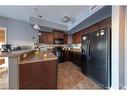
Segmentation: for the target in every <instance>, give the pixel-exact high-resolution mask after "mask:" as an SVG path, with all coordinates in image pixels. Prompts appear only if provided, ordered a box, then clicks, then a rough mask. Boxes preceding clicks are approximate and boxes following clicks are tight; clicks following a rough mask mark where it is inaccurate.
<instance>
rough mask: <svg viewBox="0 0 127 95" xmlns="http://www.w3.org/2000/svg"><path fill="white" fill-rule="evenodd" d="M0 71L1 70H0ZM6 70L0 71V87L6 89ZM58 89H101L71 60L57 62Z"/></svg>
mask: <svg viewBox="0 0 127 95" xmlns="http://www.w3.org/2000/svg"><path fill="white" fill-rule="evenodd" d="M0 71H1V70H0ZM7 80H8V79H7V71H6V70H5V71H4V72H3V71H2V72H1V73H0V89H7V84H8V82H7ZM58 89H102V88H101V87H100V86H99V85H97V84H96V83H95V82H94V81H92V80H91V79H89V78H88V77H86V76H85V75H84V74H82V73H81V71H80V68H79V67H78V66H76V65H75V64H73V63H72V62H69V61H68V62H64V63H61V64H58Z"/></svg>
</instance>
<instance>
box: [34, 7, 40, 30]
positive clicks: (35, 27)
mask: <svg viewBox="0 0 127 95" xmlns="http://www.w3.org/2000/svg"><path fill="white" fill-rule="evenodd" d="M35 11H36V23H35V25H34V26H33V28H34V29H35V30H40V27H39V25H38V19H39V15H38V7H37V6H36V8H35Z"/></svg>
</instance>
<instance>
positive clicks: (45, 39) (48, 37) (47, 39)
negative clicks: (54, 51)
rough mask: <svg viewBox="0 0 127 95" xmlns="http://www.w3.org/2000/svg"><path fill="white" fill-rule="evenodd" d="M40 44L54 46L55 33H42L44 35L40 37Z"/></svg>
mask: <svg viewBox="0 0 127 95" xmlns="http://www.w3.org/2000/svg"><path fill="white" fill-rule="evenodd" d="M39 43H45V44H53V33H51V32H42V35H39Z"/></svg>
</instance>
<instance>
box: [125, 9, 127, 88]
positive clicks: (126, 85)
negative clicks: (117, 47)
mask: <svg viewBox="0 0 127 95" xmlns="http://www.w3.org/2000/svg"><path fill="white" fill-rule="evenodd" d="M125 88H126V89H127V7H125Z"/></svg>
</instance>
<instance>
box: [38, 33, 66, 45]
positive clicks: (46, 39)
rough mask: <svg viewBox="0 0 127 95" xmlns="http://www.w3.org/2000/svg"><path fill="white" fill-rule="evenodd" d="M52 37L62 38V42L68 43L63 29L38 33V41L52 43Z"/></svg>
mask: <svg viewBox="0 0 127 95" xmlns="http://www.w3.org/2000/svg"><path fill="white" fill-rule="evenodd" d="M54 39H63V40H64V44H67V43H68V36H67V34H65V33H64V32H63V31H53V32H42V35H39V43H44V44H53V43H54Z"/></svg>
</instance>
